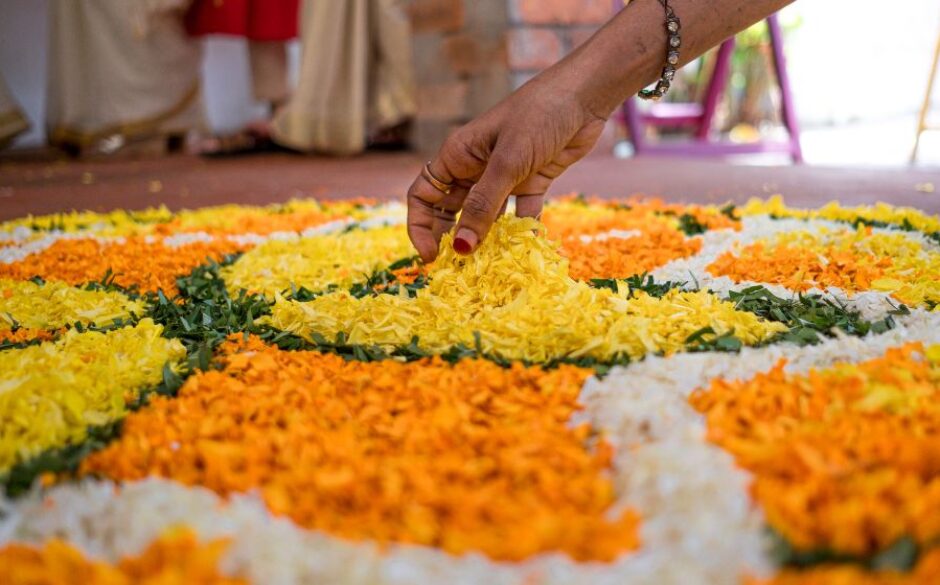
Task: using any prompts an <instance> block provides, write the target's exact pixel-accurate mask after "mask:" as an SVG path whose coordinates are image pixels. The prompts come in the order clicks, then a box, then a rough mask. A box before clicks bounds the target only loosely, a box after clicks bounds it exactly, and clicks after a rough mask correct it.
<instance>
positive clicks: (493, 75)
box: [410, 0, 612, 152]
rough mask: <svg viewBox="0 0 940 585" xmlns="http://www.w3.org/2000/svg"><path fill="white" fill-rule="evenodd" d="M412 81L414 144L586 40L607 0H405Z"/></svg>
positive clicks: (435, 141)
mask: <svg viewBox="0 0 940 585" xmlns="http://www.w3.org/2000/svg"><path fill="white" fill-rule="evenodd" d="M410 10H411V16H412V22H413V26H414V49H415V60H416V69H417V81H418V118H417V121H416V122H417V123H416V136H415V142H416V146H417V147H418V149H419V150H421V151H423V152H433V151H434V150H436V149H437V147H438V146H440V144H441V142H443V140H444V138H446V136H447V134H449V133H450V132H451V131H452V130H453V129H454V128H457V127H458V126H460V125H461V124H464V123H465V122H468V121H469V120H471V119H473V118H474V117H475V116H477V115H479V114H480V113H482V112H483V111H485V110H486V109H487V108H489V107H490V106H492V105H493V104H495V103H496V102H498V101H499V100H500V99H502V98H503V97H505V96H506V95H508V94H509V93H510V92H511V91H512V90H513V89H515V88H517V87H519V86H520V85H522V84H523V83H525V82H526V81H527V80H528V79H529V78H531V77H532V76H533V75H535V74H536V73H538V72H539V71H541V70H542V69H544V68H546V67H548V66H550V65H551V64H552V63H554V62H556V61H557V60H558V59H561V58H562V57H563V56H564V55H565V54H567V53H568V52H569V51H571V50H572V49H573V48H574V47H576V46H578V45H579V44H581V43H582V42H584V40H585V39H587V38H588V37H589V36H590V35H591V34H592V33H593V32H594V31H595V30H596V29H597V27H598V26H599V25H601V24H603V23H604V22H606V21H607V19H609V18H610V16H611V15H612V6H611V1H610V0H412V2H411V4H410Z"/></svg>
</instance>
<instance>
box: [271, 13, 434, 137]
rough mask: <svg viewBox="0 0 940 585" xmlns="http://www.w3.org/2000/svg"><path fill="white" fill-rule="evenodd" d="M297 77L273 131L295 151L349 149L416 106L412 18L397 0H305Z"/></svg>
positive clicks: (408, 115)
mask: <svg viewBox="0 0 940 585" xmlns="http://www.w3.org/2000/svg"><path fill="white" fill-rule="evenodd" d="M300 34H301V37H300V38H301V44H302V55H301V61H300V79H299V81H298V84H297V87H296V89H295V90H294V93H293V95H292V96H291V98H290V100H288V102H287V104H286V105H285V106H284V107H283V108H281V109H280V110H279V112H278V113H277V115H276V116H275V118H274V121H273V127H272V136H273V138H274V139H275V140H276V141H277V142H278V143H280V144H283V145H284V146H287V147H289V148H293V149H296V150H302V151H317V152H325V153H331V154H354V153H357V152H361V151H362V150H363V149H364V148H365V146H366V138H367V136H368V135H370V134H371V133H373V132H375V131H376V130H378V129H380V128H388V127H391V126H394V125H396V124H398V123H400V122H402V121H404V120H406V119H408V118H411V117H413V116H414V114H415V112H416V111H417V100H416V89H415V81H414V65H413V62H412V48H411V23H410V22H409V20H408V15H407V13H406V11H405V10H404V8H403V6H402V2H401V1H400V0H329V1H317V0H305V1H304V3H303V7H302V9H301V33H300Z"/></svg>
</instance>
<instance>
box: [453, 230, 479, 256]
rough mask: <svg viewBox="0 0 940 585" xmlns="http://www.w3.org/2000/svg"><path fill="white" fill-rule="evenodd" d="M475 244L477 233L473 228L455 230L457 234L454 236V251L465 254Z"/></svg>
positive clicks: (471, 250)
mask: <svg viewBox="0 0 940 585" xmlns="http://www.w3.org/2000/svg"><path fill="white" fill-rule="evenodd" d="M476 245H477V235H476V234H475V233H473V230H470V229H467V228H460V229H459V230H457V236H456V237H455V238H454V251H455V252H457V253H458V254H464V255H467V254H469V253H470V252H473V249H474V248H475V247H476Z"/></svg>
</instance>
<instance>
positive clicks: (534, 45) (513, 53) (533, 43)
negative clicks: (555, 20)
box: [507, 28, 564, 70]
mask: <svg viewBox="0 0 940 585" xmlns="http://www.w3.org/2000/svg"><path fill="white" fill-rule="evenodd" d="M507 51H508V58H509V68H510V69H513V70H520V69H545V68H546V67H548V66H550V65H552V64H553V63H555V62H556V61H558V60H559V59H561V57H562V55H564V46H563V45H562V42H561V38H560V37H559V36H558V33H556V32H555V31H551V30H545V29H536V28H517V29H514V30H511V31H509V36H508V43H507Z"/></svg>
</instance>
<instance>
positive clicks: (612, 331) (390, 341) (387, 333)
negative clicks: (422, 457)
mask: <svg viewBox="0 0 940 585" xmlns="http://www.w3.org/2000/svg"><path fill="white" fill-rule="evenodd" d="M540 234H541V228H540V227H539V225H538V222H536V221H535V220H531V219H516V218H510V217H504V218H502V219H500V220H499V221H497V223H496V225H494V226H493V229H492V231H491V232H490V235H489V237H488V238H487V239H486V240H485V241H484V243H483V244H482V245H481V246H480V248H479V249H478V250H477V251H476V252H475V253H474V254H473V255H472V256H469V257H461V256H458V255H457V254H456V253H455V252H453V249H452V247H451V246H450V237H451V236H447V237H446V238H445V241H444V243H443V244H442V253H441V256H440V257H439V258H438V260H437V261H436V262H435V265H434V266H433V267H432V268H431V270H430V272H429V275H428V276H429V280H430V285H429V286H428V287H427V288H424V289H421V290H418V291H417V294H416V296H415V297H414V298H411V297H410V296H408V295H376V296H367V297H365V298H362V299H356V298H354V297H353V296H352V295H350V294H349V293H348V292H335V293H329V294H325V295H323V296H320V297H317V298H315V299H313V300H312V301H310V302H299V301H294V300H287V299H284V298H280V297H279V298H278V299H277V301H276V302H275V304H274V307H273V309H272V315H271V317H270V318H267V319H265V322H266V323H268V324H270V325H272V326H274V327H276V328H278V329H282V330H285V331H290V332H292V333H295V334H297V335H301V336H304V337H308V338H311V337H312V336H314V335H319V336H323V337H326V338H334V337H336V336H337V334H341V333H342V334H345V337H346V339H347V340H348V341H349V342H350V343H352V344H361V345H379V346H387V347H394V346H402V345H408V344H409V343H411V342H412V340H416V341H417V344H418V346H419V347H421V348H422V349H424V350H426V351H430V352H432V353H443V352H445V351H447V350H448V349H449V348H451V347H453V346H456V345H466V346H473V345H477V346H478V347H479V348H480V349H481V350H482V351H483V352H484V353H487V354H494V355H498V356H501V357H503V358H508V359H522V360H528V361H533V362H546V361H550V360H553V359H564V358H580V357H591V358H596V359H598V360H610V359H613V358H615V357H617V356H620V355H626V356H629V357H631V358H639V357H642V356H643V355H645V354H646V353H648V352H660V353H666V354H671V353H675V352H677V351H681V350H682V349H683V348H685V346H686V341H687V340H688V338H689V337H690V336H691V335H693V334H694V333H695V332H697V331H700V330H702V329H703V328H706V327H707V328H710V329H711V330H712V332H713V334H714V335H719V336H720V335H724V334H726V333H732V332H733V333H734V334H735V335H736V336H737V337H738V338H739V339H740V340H741V341H742V342H743V343H745V344H749V345H752V344H756V343H760V342H763V341H766V340H767V339H769V338H770V337H772V336H773V335H774V334H775V333H779V332H781V331H784V330H785V329H786V328H785V327H784V326H782V325H781V324H779V323H773V322H764V321H762V320H761V319H759V318H758V317H756V316H755V315H754V314H752V313H747V312H743V311H737V310H736V309H735V308H734V305H732V304H731V303H728V302H724V301H722V300H720V299H719V298H717V297H716V296H714V295H712V294H710V293H708V292H705V291H697V292H683V291H679V290H672V291H669V292H668V293H667V294H666V295H664V296H663V297H662V298H655V297H651V296H649V295H647V294H645V293H639V294H638V295H635V296H634V297H632V298H631V297H630V296H629V293H628V292H627V291H621V292H613V291H610V290H607V289H597V288H593V287H591V286H589V285H587V284H585V283H583V282H577V281H575V280H573V279H572V278H571V277H569V276H568V266H567V261H566V260H565V259H564V258H563V257H562V256H561V255H560V254H559V252H558V249H557V246H556V245H555V244H554V243H552V242H551V241H550V240H548V239H546V238H545V237H543V236H542V235H540Z"/></svg>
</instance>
